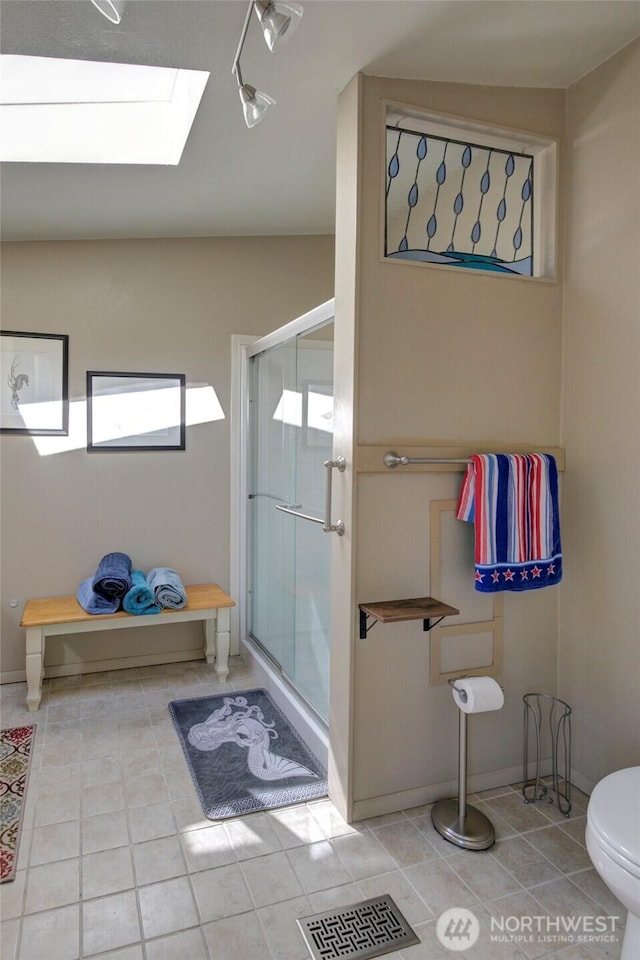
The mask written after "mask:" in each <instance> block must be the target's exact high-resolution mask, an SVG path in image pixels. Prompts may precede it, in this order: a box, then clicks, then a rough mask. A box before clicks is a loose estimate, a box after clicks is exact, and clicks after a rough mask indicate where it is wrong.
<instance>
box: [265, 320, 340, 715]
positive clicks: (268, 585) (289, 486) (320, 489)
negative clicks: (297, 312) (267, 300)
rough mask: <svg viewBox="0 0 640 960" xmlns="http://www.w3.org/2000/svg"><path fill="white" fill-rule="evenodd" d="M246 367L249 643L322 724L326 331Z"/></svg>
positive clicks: (329, 441) (327, 548) (316, 330)
mask: <svg viewBox="0 0 640 960" xmlns="http://www.w3.org/2000/svg"><path fill="white" fill-rule="evenodd" d="M265 339H266V340H267V341H268V340H269V338H265ZM249 363H250V366H249V448H250V449H249V484H248V486H249V493H248V504H249V508H248V524H247V526H248V539H249V544H248V547H249V570H248V580H249V583H248V610H247V616H248V628H249V635H250V637H251V638H252V640H253V641H254V642H255V643H256V644H257V645H258V647H259V648H260V649H261V650H262V651H263V653H265V654H266V655H267V657H268V659H269V660H270V661H271V662H272V664H273V665H275V667H276V668H277V669H279V670H280V671H281V672H282V675H283V676H284V677H285V678H286V680H287V681H288V683H289V684H290V685H291V686H292V687H293V689H294V690H295V691H296V693H297V694H298V695H299V696H300V697H301V698H302V699H303V700H304V701H305V702H306V703H307V704H308V705H309V706H311V708H312V709H313V711H315V713H316V714H317V715H318V716H319V717H320V718H321V719H322V720H324V721H325V722H326V721H327V718H328V703H329V618H330V610H329V585H330V554H331V537H329V536H327V534H326V533H325V532H324V531H323V526H322V522H323V515H324V510H325V474H326V472H327V471H326V469H325V466H324V464H325V461H326V460H328V459H330V458H331V456H332V448H333V323H332V322H331V321H329V322H324V323H323V324H322V325H321V326H315V327H313V328H312V329H310V330H308V331H305V332H301V333H298V334H295V335H293V336H291V337H288V338H287V339H285V340H284V341H282V342H280V343H277V344H276V345H274V346H269V347H268V348H267V349H264V350H262V351H260V352H257V353H255V354H254V355H253V356H252V357H251V358H250V361H249ZM327 482H330V477H329V478H328V481H327Z"/></svg>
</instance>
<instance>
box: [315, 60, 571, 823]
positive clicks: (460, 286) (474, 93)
mask: <svg viewBox="0 0 640 960" xmlns="http://www.w3.org/2000/svg"><path fill="white" fill-rule="evenodd" d="M358 84H359V85H361V88H362V91H361V100H359V99H358V98H357V97H356V96H355V95H354V87H355V86H356V85H358ZM385 98H386V99H391V100H394V101H401V102H404V103H407V104H412V105H415V106H424V107H425V108H428V109H430V110H435V111H441V112H444V113H451V114H457V115H461V116H466V117H469V118H474V119H478V120H481V121H487V122H492V123H496V124H500V125H503V126H509V127H516V128H520V129H529V130H531V131H534V132H537V133H539V134H542V135H546V136H548V137H551V138H561V137H562V135H563V129H564V122H565V114H564V94H563V92H562V91H548V90H514V89H504V88H487V87H467V86H464V85H457V84H437V83H424V82H422V83H421V82H411V81H402V80H388V79H382V78H375V77H361V78H356V79H355V80H354V81H353V83H352V85H351V87H350V88H348V89H347V91H346V92H345V94H344V95H343V98H342V101H341V105H340V109H341V111H342V112H348V113H350V116H351V125H352V127H353V129H357V130H358V131H359V136H360V138H361V140H360V145H359V152H357V153H356V152H353V151H352V154H351V162H352V163H356V162H357V163H358V171H357V189H355V190H353V191H352V193H353V195H354V196H355V197H356V198H358V197H359V201H360V205H361V207H360V216H359V218H358V223H357V229H356V230H355V231H354V228H353V217H354V216H355V214H356V206H355V204H354V203H353V202H352V203H351V204H350V205H347V206H346V207H345V208H344V209H341V208H340V205H339V206H338V219H337V231H336V233H337V241H336V243H337V247H338V248H339V247H340V244H341V243H342V241H343V238H344V237H350V238H351V244H352V250H351V253H352V256H351V258H349V257H347V256H346V255H344V254H343V255H342V256H339V257H337V258H336V330H337V332H336V336H337V337H339V336H340V333H339V332H338V331H339V329H340V328H341V326H342V325H343V324H344V326H345V328H346V329H347V330H348V331H349V332H350V335H353V336H355V337H356V344H355V349H356V357H357V360H356V367H357V386H356V395H355V417H356V426H355V438H356V439H355V442H356V444H365V443H366V444H388V445H389V446H394V445H398V446H400V445H401V444H402V441H404V442H405V443H409V442H413V443H414V444H416V443H418V444H419V443H420V442H426V441H429V440H435V439H445V438H450V439H453V438H455V439H459V440H461V441H464V442H466V443H468V444H470V445H472V449H473V447H474V446H476V445H477V449H479V450H480V449H482V445H483V441H485V442H486V441H487V440H494V441H498V442H503V443H507V444H508V443H514V444H515V443H523V444H531V445H532V447H533V448H534V449H535V448H540V447H544V445H552V444H553V445H557V443H558V440H559V435H560V417H559V411H560V358H561V333H562V286H561V283H560V282H556V283H552V282H543V281H535V280H534V281H529V280H523V279H515V280H514V279H506V278H504V277H496V276H492V275H488V274H485V275H479V274H473V273H470V272H467V271H464V270H452V269H450V268H431V267H428V266H416V265H415V264H406V263H405V264H403V263H398V262H384V261H381V260H380V259H379V253H380V248H379V242H380V223H381V209H380V203H381V194H382V190H381V184H382V177H383V171H384V168H385V160H384V155H383V150H384V142H383V140H384V138H383V136H382V134H381V129H382V127H381V124H382V122H383V117H382V101H383V99H385ZM350 136H351V137H352V136H353V134H350ZM339 150H340V147H339ZM345 156H346V153H345ZM342 176H343V177H346V174H344V172H343V173H342ZM341 233H342V235H343V236H342V238H341ZM353 264H356V270H357V274H356V294H355V295H354V296H352V297H351V298H350V300H349V302H344V303H343V302H341V300H340V296H339V293H340V291H341V289H342V288H343V283H344V284H346V283H347V278H346V273H347V271H348V270H349V269H351V268H352V266H353ZM354 331H355V332H354ZM460 480H461V477H460V474H455V473H450V474H439V475H434V474H427V473H425V474H419V475H416V474H413V475H411V474H406V473H405V474H403V473H402V471H401V470H397V471H395V472H394V473H391V472H388V473H386V474H384V473H377V474H359V475H358V476H357V478H356V491H357V503H356V504H355V513H354V528H353V529H351V530H349V531H348V535H349V536H350V538H351V539H352V541H353V543H352V555H353V563H354V567H353V569H354V571H355V580H356V586H355V596H352V602H351V607H350V609H349V608H348V605H347V603H346V601H345V597H344V596H343V597H341V596H338V597H337V598H336V608H339V609H341V610H342V611H343V616H344V618H345V619H346V618H347V617H348V618H349V625H350V631H351V642H350V650H351V655H352V656H353V658H354V670H353V674H352V676H353V683H352V697H353V726H352V737H351V741H350V747H349V751H348V752H349V755H350V764H349V763H348V762H345V763H344V766H345V768H347V769H351V771H352V786H353V790H352V797H351V799H352V807H351V810H350V813H351V814H352V815H355V816H356V817H358V816H364V815H368V814H375V813H381V812H384V811H385V810H392V809H398V808H400V807H401V806H408V805H411V803H420V802H425V801H426V800H428V799H434V798H436V797H439V796H446V795H450V794H451V792H452V788H453V789H455V778H456V772H457V710H456V708H455V706H454V703H453V700H452V698H451V694H450V691H449V688H448V687H447V686H430V684H429V635H428V634H426V633H423V632H422V624H421V623H420V622H417V623H412V624H400V625H386V626H385V625H381V624H376V626H375V627H374V628H373V630H372V631H371V632H370V634H369V635H368V636H367V638H366V639H365V640H361V639H359V636H358V633H357V616H356V614H357V603H358V602H365V601H369V602H371V601H375V600H387V599H392V598H400V597H412V596H424V595H428V594H429V593H430V582H429V535H430V529H429V503H430V501H431V500H442V499H450V498H455V497H457V494H458V491H459V488H460ZM345 512H346V511H345ZM345 539H346V538H345ZM335 549H336V550H339V549H342V550H345V551H346V545H343V546H342V547H336V548H335ZM470 569H471V568H470ZM470 575H471V576H472V574H471V572H470ZM344 584H345V587H344V588H343V593H344V591H345V590H346V585H347V584H348V579H347V578H345V579H344ZM440 599H442V600H445V601H446V602H448V603H450V604H452V605H454V606H462V605H461V604H460V603H459V602H458V599H459V598H458V597H457V596H446V597H444V596H443V597H441V598H440ZM353 601H355V602H353ZM471 619H474V618H471ZM338 627H339V624H338V623H336V622H335V621H334V631H335V630H337V629H338ZM342 630H343V633H344V630H345V624H344V620H343V626H342ZM344 639H345V638H344V636H342V637H341V639H340V644H343V642H344ZM556 640H557V590H554V589H550V590H545V591H539V592H536V593H535V594H517V595H509V596H507V597H506V599H505V663H504V674H503V677H502V679H503V681H504V684H505V707H504V710H503V711H501V712H500V713H491V714H484V715H482V716H480V715H479V716H477V717H473V718H472V723H471V724H470V750H469V770H470V773H471V774H472V775H477V777H479V779H477V780H476V781H471V782H472V783H473V782H476V783H478V784H481V785H489V784H490V783H491V782H492V779H493V781H494V782H496V783H498V782H499V783H503V782H504V777H505V775H513V776H514V779H515V778H516V776H517V775H518V774H519V770H520V766H519V765H520V763H521V755H522V736H521V716H522V700H521V698H522V695H523V694H524V693H526V692H528V691H530V690H540V691H541V692H547V693H555V690H556ZM335 643H338V641H337V640H336V639H335V637H334V644H335ZM341 656H342V658H343V659H346V654H345V652H344V651H342V652H341ZM505 771H508V772H507V773H505Z"/></svg>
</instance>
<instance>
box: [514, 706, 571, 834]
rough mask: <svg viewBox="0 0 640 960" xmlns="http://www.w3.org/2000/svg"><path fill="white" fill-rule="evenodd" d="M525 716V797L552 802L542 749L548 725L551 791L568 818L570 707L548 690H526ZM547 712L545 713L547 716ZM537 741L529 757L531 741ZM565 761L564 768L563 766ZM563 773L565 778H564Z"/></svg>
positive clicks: (523, 780)
mask: <svg viewBox="0 0 640 960" xmlns="http://www.w3.org/2000/svg"><path fill="white" fill-rule="evenodd" d="M522 700H523V702H524V717H523V753H522V796H523V797H524V800H525V803H535V802H536V801H539V800H541V801H546V802H547V803H553V802H554V798H553V796H551V795H550V793H549V784H548V783H545V782H544V780H543V779H542V778H543V776H544V774H542V770H541V767H542V763H543V759H542V752H543V739H544V731H545V728H546V725H547V724H548V727H549V745H548V746H546V749H547V750H548V749H549V747H550V750H551V790H552V792H553V794H555V798H556V801H557V804H558V809H559V810H560V812H561V813H563V814H564V816H565V817H568V816H569V814H570V813H571V781H570V779H569V778H570V773H571V707H570V706H569V704H568V703H565V701H564V700H559V699H558V697H552V696H550V695H549V694H546V693H527V694H525V695H524V697H523V698H522ZM545 715H546V716H545ZM531 741H533V743H534V744H535V747H534V750H535V759H534V758H533V757H531V758H530V742H531ZM532 762H533V763H534V764H535V767H534V775H533V776H529V765H530V763H532ZM561 763H562V768H563V769H562V771H560V765H561ZM561 772H562V780H561Z"/></svg>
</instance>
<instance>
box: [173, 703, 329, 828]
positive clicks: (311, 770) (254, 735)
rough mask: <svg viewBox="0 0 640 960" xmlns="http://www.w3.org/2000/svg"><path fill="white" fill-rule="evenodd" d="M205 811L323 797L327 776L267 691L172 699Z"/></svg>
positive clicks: (213, 813) (234, 812)
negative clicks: (191, 698) (192, 698)
mask: <svg viewBox="0 0 640 960" xmlns="http://www.w3.org/2000/svg"><path fill="white" fill-rule="evenodd" d="M169 712H170V713H171V717H172V719H173V722H174V724H175V727H176V730H177V732H178V737H179V738H180V743H181V744H182V749H183V751H184V755H185V757H186V760H187V765H188V767H189V770H190V772H191V776H192V778H193V781H194V783H195V786H196V789H197V791H198V796H199V797H200V802H201V804H202V809H203V810H204V813H205V816H207V817H209V819H211V820H218V819H221V818H224V817H237V816H238V815H240V814H244V813H254V812H255V811H256V810H266V809H271V808H273V807H285V806H288V805H289V804H292V803H301V802H303V801H305V800H312V799H315V798H316V797H324V796H326V795H327V774H326V771H325V769H324V767H323V766H322V764H321V763H320V761H319V760H318V758H317V757H316V756H314V754H313V753H312V752H311V750H310V749H309V747H308V746H307V745H306V743H305V742H304V741H303V740H302V738H301V737H300V736H299V734H298V733H297V732H296V731H295V730H294V729H293V727H292V726H291V724H290V723H289V721H288V720H287V718H286V717H285V715H284V714H283V713H282V711H281V710H280V709H279V707H277V706H276V704H275V703H274V702H273V700H272V699H271V697H270V696H269V694H268V693H267V691H266V690H263V689H256V690H242V691H240V692H236V693H234V694H233V696H224V695H219V696H215V697H199V698H198V699H194V700H173V701H172V702H171V703H170V704H169Z"/></svg>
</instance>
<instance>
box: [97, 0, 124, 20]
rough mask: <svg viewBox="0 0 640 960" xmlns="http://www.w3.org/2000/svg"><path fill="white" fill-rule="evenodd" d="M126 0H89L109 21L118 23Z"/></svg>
mask: <svg viewBox="0 0 640 960" xmlns="http://www.w3.org/2000/svg"><path fill="white" fill-rule="evenodd" d="M126 2H127V0H91V3H92V4H93V5H94V7H96V8H97V9H98V10H99V11H100V13H101V14H102V15H103V16H104V17H106V18H107V20H110V21H111V23H120V21H121V20H122V11H123V10H124V5H125V3H126Z"/></svg>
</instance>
